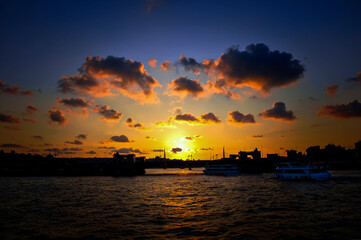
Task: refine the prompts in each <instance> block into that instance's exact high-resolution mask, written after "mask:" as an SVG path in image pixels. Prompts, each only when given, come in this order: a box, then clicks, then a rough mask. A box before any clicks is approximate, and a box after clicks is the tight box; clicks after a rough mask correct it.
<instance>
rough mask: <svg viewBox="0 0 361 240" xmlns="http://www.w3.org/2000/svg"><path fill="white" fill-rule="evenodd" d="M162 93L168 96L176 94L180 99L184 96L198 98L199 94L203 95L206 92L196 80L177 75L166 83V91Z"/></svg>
mask: <svg viewBox="0 0 361 240" xmlns="http://www.w3.org/2000/svg"><path fill="white" fill-rule="evenodd" d="M164 94H167V95H168V96H178V97H179V98H180V99H183V98H184V97H186V96H191V97H193V98H194V99H198V98H199V97H201V96H205V95H206V92H205V90H204V88H203V86H202V84H201V83H200V82H199V81H198V80H194V79H189V78H186V77H179V78H177V79H174V80H172V82H170V83H168V91H167V92H165V93H164Z"/></svg>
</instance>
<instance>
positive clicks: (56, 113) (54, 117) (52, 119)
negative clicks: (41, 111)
mask: <svg viewBox="0 0 361 240" xmlns="http://www.w3.org/2000/svg"><path fill="white" fill-rule="evenodd" d="M48 116H49V123H58V124H59V125H60V126H65V125H66V124H67V122H68V121H69V118H67V117H65V115H64V113H63V111H62V110H61V109H60V108H54V107H53V108H51V109H50V110H49V111H48Z"/></svg>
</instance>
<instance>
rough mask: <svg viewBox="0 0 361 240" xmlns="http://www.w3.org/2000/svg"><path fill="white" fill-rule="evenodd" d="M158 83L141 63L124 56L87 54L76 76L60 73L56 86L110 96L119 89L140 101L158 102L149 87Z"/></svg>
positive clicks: (69, 91)
mask: <svg viewBox="0 0 361 240" xmlns="http://www.w3.org/2000/svg"><path fill="white" fill-rule="evenodd" d="M157 86H161V85H160V84H159V82H158V81H157V80H156V79H154V78H153V77H151V76H149V75H148V73H147V71H146V70H145V69H144V65H143V63H141V62H137V61H132V60H130V59H125V58H124V57H113V56H108V57H106V58H102V57H87V58H86V60H85V63H83V64H82V66H81V67H80V69H79V72H78V74H77V75H74V76H69V77H67V76H63V77H62V78H61V79H60V80H59V81H58V88H59V89H60V91H61V92H63V93H78V94H89V95H92V96H104V95H114V94H117V93H118V92H120V93H121V94H123V95H125V96H128V97H130V98H132V99H134V100H138V101H139V102H140V103H156V102H158V101H159V99H158V97H157V95H156V94H155V93H154V91H153V88H154V87H157Z"/></svg>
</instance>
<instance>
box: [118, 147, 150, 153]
mask: <svg viewBox="0 0 361 240" xmlns="http://www.w3.org/2000/svg"><path fill="white" fill-rule="evenodd" d="M112 152H118V153H139V154H144V152H142V151H140V150H139V149H133V148H132V147H131V148H119V149H118V150H113V151H112Z"/></svg>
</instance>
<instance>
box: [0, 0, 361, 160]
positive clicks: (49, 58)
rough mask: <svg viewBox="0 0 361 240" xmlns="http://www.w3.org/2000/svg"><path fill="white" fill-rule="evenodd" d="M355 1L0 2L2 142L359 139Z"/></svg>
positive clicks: (136, 145)
mask: <svg viewBox="0 0 361 240" xmlns="http://www.w3.org/2000/svg"><path fill="white" fill-rule="evenodd" d="M360 10H361V2H359V1H342V2H341V1H303V2H297V3H295V2H287V1H279V2H277V3H275V2H269V1H252V2H251V1H250V2H243V1H170V0H169V1H166V0H148V1H147V0H134V1H124V2H123V1H121V2H116V1H102V2H98V1H87V2H82V1H75V2H74V1H51V2H49V1H31V2H28V1H11V2H2V3H0V33H1V36H2V37H1V38H0V52H1V54H0V149H1V150H4V151H5V152H9V151H11V150H15V151H16V152H24V153H28V152H29V153H33V154H48V153H49V152H50V153H54V152H57V154H58V156H63V157H110V156H111V154H113V153H114V152H115V151H119V152H120V153H135V154H136V155H142V156H147V157H154V156H160V155H163V149H165V150H166V151H167V157H169V158H181V159H187V157H189V155H192V156H193V158H194V159H209V157H210V155H212V154H213V149H214V153H215V154H218V155H219V156H221V155H222V148H223V146H224V147H225V150H226V154H227V155H228V154H235V153H237V152H238V151H241V150H242V151H248V150H253V149H254V148H258V149H260V150H261V151H262V153H263V155H264V156H265V154H267V153H279V154H280V155H285V150H286V149H295V150H297V151H301V152H304V151H305V149H306V148H307V147H309V146H314V145H320V146H321V147H324V146H325V145H327V144H329V143H334V144H336V145H342V146H344V147H346V148H353V147H354V143H355V142H358V141H360V140H361V44H360V43H361V30H360V27H359V23H360V22H361V15H360V14H359V13H360Z"/></svg>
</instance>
